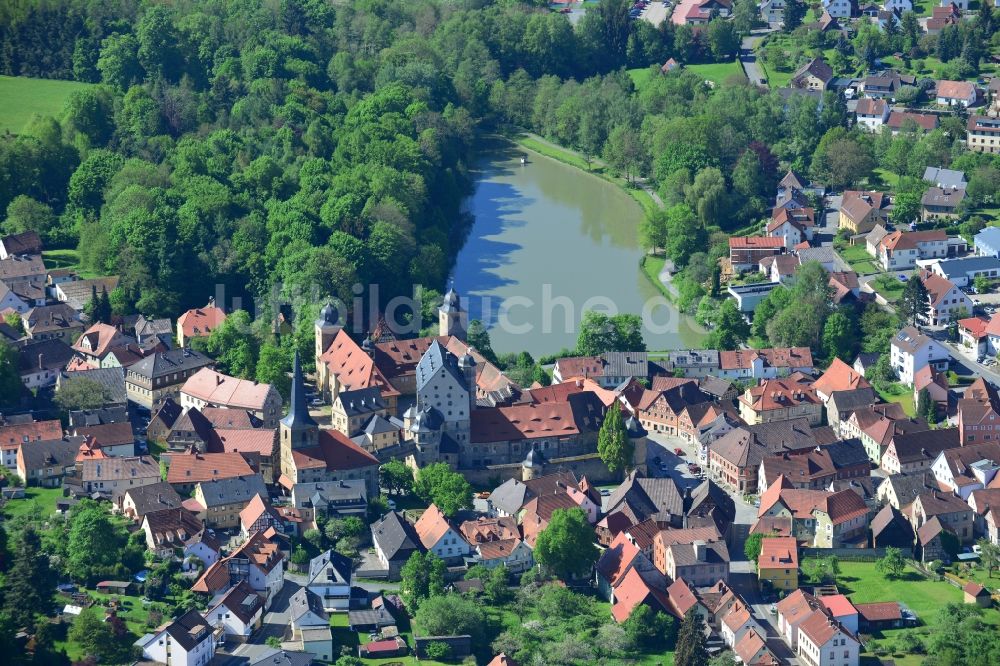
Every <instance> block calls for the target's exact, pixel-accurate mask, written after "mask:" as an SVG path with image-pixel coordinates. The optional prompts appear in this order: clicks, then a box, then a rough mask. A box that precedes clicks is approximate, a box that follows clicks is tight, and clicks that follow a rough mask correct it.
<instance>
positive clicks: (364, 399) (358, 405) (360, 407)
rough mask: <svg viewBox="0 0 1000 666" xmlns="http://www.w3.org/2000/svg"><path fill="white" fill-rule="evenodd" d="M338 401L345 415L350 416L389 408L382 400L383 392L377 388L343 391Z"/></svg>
mask: <svg viewBox="0 0 1000 666" xmlns="http://www.w3.org/2000/svg"><path fill="white" fill-rule="evenodd" d="M337 400H338V401H339V402H340V403H341V404H342V405H343V407H344V413H345V414H347V415H348V416H356V415H358V414H368V413H370V412H373V411H380V410H383V409H386V408H387V407H388V404H387V403H386V401H385V400H384V399H383V398H382V392H381V390H379V388H378V387H377V386H369V387H368V388H361V389H354V390H353V391H341V392H340V394H339V395H338V396H337Z"/></svg>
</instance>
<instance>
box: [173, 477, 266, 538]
mask: <svg viewBox="0 0 1000 666" xmlns="http://www.w3.org/2000/svg"><path fill="white" fill-rule="evenodd" d="M257 495H264V496H265V497H266V496H267V487H266V486H265V485H264V481H263V479H261V478H260V475H259V474H251V475H248V476H238V477H229V478H223V479H216V480H214V481H202V482H200V483H198V484H197V485H195V487H194V493H193V495H192V500H193V501H194V503H195V504H194V506H195V507H197V508H199V511H198V513H199V514H200V515H201V516H202V518H203V520H204V521H205V525H206V526H208V527H211V528H214V529H232V528H236V527H239V525H240V512H241V511H243V509H245V508H246V506H247V504H249V503H250V501H251V500H252V499H253V498H254V497H256V496H257ZM185 506H188V504H185Z"/></svg>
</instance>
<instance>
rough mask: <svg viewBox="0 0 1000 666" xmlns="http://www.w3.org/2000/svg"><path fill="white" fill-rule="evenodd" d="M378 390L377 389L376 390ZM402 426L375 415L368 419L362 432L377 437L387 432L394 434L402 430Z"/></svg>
mask: <svg viewBox="0 0 1000 666" xmlns="http://www.w3.org/2000/svg"><path fill="white" fill-rule="evenodd" d="M376 390H378V389H376ZM402 428H403V424H402V423H399V424H398V425H397V424H395V423H393V422H392V421H390V420H389V419H387V418H385V417H384V416H379V415H377V414H376V415H375V416H373V417H371V418H370V419H368V423H366V424H365V427H364V428H362V431H363V432H364V433H365V434H368V435H378V434H382V433H387V432H396V431H399V430H402Z"/></svg>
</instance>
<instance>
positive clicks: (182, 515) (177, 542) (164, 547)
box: [140, 507, 205, 558]
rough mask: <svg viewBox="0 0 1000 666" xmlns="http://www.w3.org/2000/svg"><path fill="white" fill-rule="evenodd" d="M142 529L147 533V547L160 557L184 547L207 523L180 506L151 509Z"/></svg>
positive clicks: (165, 556) (145, 517) (143, 519)
mask: <svg viewBox="0 0 1000 666" xmlns="http://www.w3.org/2000/svg"><path fill="white" fill-rule="evenodd" d="M140 529H142V531H143V532H144V533H145V534H146V548H147V549H149V550H150V551H151V552H152V553H154V554H155V555H156V556H157V557H159V558H167V557H172V556H173V554H174V551H179V550H181V549H183V548H184V546H185V544H186V543H187V542H188V540H189V539H191V538H193V537H195V536H196V535H198V534H200V533H201V532H202V530H204V529H205V525H204V524H203V523H202V522H201V520H200V519H199V518H198V516H196V515H195V514H194V513H192V512H190V511H188V510H187V509H185V508H184V507H178V508H176V509H158V510H156V511H150V512H149V513H147V514H146V515H144V516H143V517H142V523H141V525H140Z"/></svg>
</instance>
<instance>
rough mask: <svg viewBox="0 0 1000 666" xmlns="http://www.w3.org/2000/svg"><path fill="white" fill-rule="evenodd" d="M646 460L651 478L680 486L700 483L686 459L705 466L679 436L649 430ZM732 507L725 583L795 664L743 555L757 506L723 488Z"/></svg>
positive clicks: (774, 647) (779, 653)
mask: <svg viewBox="0 0 1000 666" xmlns="http://www.w3.org/2000/svg"><path fill="white" fill-rule="evenodd" d="M677 449H680V450H681V451H682V452H683V453H684V455H683V456H678V455H677V454H676V453H675V450H677ZM657 458H658V459H659V460H660V463H661V464H665V465H666V468H667V469H666V470H664V469H663V468H662V467H661V465H658V464H656V463H655V462H654V461H655V460H656V459H657ZM646 462H647V466H648V468H649V476H652V477H663V476H670V477H673V478H674V480H676V481H677V482H678V483H679V484H681V486H682V487H688V486H689V485H691V486H693V485H697V484H699V483H701V482H702V479H699V478H697V477H695V476H693V475H692V474H691V473H690V472H689V471H688V468H687V464H688V463H689V462H694V463H695V464H696V465H699V466H700V467H702V469H706V465H705V464H703V463H702V461H700V460H699V459H698V452H697V451H696V450H695V446H694V445H692V444H690V443H688V442H686V441H685V440H684V439H683V438H680V437H671V436H668V435H662V434H656V433H652V434H650V436H649V447H648V448H647V451H646ZM723 490H725V492H726V494H728V495H729V496H730V497H731V498H732V500H733V503H734V504H735V506H736V518H735V520H734V521H733V538H732V539H731V543H730V544H729V556H730V558H731V562H730V568H729V585H730V587H732V588H733V590H735V591H736V592H738V593H739V594H740V595H741V596H742V597H743V598H744V599H745V600H746V602H747V603H748V604H750V606H751V607H752V608H753V615H754V619H756V620H757V622H758V623H759V624H760V625H761V627H762V628H763V629H764V631H765V632H766V633H767V636H768V641H767V645H768V647H769V648H770V649H771V651H772V652H774V654H776V655H777V656H779V657H781V658H782V659H784V660H785V663H788V664H791V665H792V666H797V665H798V663H799V661H798V659H796V658H795V656H794V655H793V654H792V651H791V648H789V646H788V645H787V644H786V643H785V641H784V640H782V638H781V637H780V635H779V633H778V626H777V617H776V616H774V615H771V612H770V606H771V604H770V603H769V602H768V603H765V602H764V600H763V599H762V597H761V594H760V590H758V589H757V570H756V567H755V565H754V563H753V562H750V561H748V560H747V559H746V557H745V555H744V554H743V545H744V543H745V542H746V537H747V534H748V533H749V531H750V526H751V525H753V523H754V522H755V521H756V520H757V508H756V507H754V506H752V505H750V504H747V503H746V502H744V501H743V498H742V497H741V496H740V495H739V493H735V492H732V491H730V490H728V489H726V488H723Z"/></svg>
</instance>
